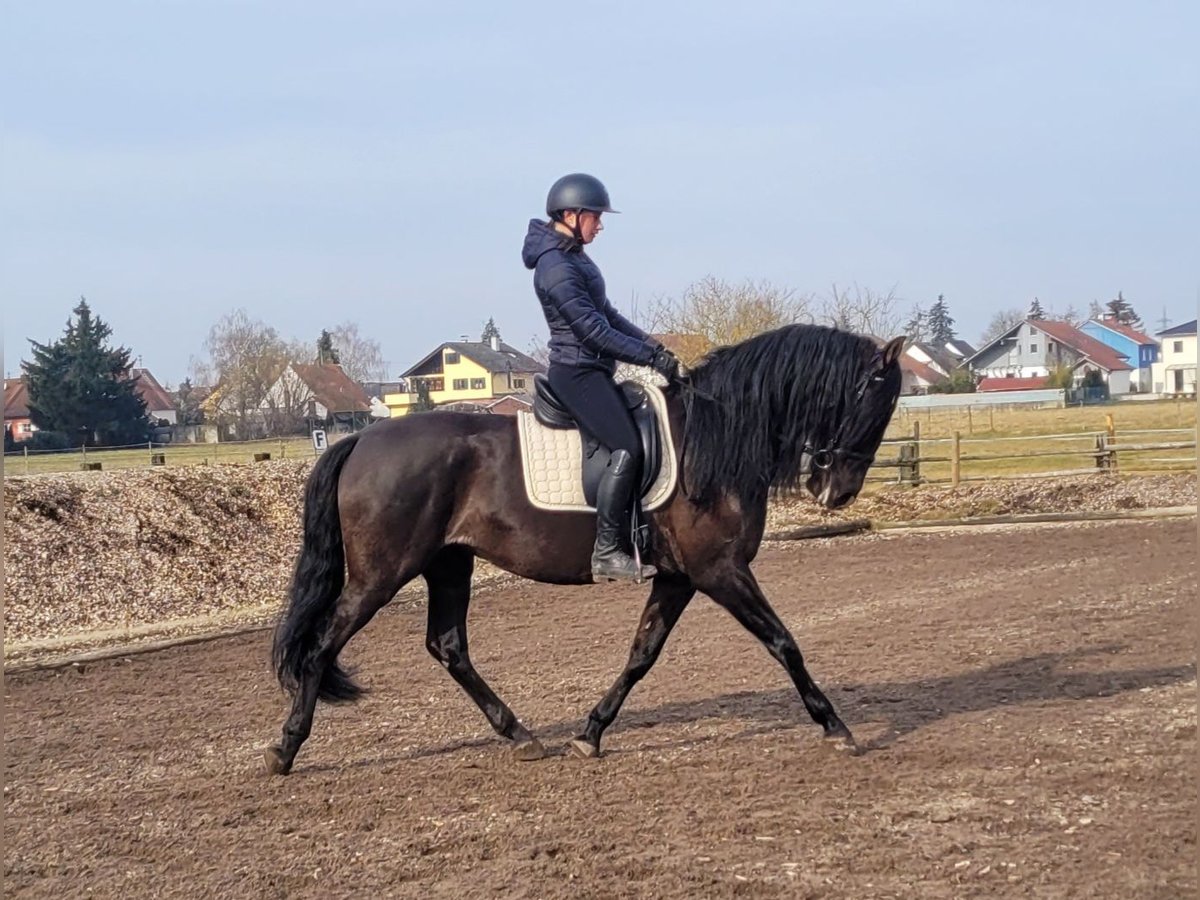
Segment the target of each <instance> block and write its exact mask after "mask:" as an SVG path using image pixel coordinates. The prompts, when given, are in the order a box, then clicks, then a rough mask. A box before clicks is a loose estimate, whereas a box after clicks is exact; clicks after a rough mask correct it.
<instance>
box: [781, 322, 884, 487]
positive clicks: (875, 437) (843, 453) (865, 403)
mask: <svg viewBox="0 0 1200 900" xmlns="http://www.w3.org/2000/svg"><path fill="white" fill-rule="evenodd" d="M904 341H905V339H904V338H903V337H897V338H893V339H892V340H890V341H888V342H886V343H884V344H882V345H880V346H879V347H878V349H877V350H875V352H874V353H873V354H872V355H871V357H870V358H869V360H868V361H867V364H866V366H865V367H864V368H863V370H862V371H861V373H859V375H858V378H857V381H856V383H855V384H854V385H852V386H848V388H849V390H850V391H852V393H851V394H850V396H849V399H848V400H847V401H846V402H845V404H844V405H843V407H842V412H841V418H840V420H839V421H838V422H837V424H836V425H834V426H833V428H832V429H831V430H829V431H828V432H827V433H829V434H831V435H832V436H831V437H830V438H829V439H828V440H827V441H822V442H821V444H822V445H821V446H815V445H814V444H813V442H811V441H810V442H809V443H807V444H806V446H805V447H804V451H805V455H806V456H807V459H808V465H807V471H808V473H809V474H808V479H807V481H806V482H805V487H806V488H807V489H808V491H809V492H810V493H811V494H812V495H813V497H815V498H816V500H817V502H818V503H820V504H821V505H822V506H824V507H826V508H827V509H840V508H841V507H843V506H847V505H848V504H850V503H852V502H853V501H854V499H855V498H856V497H857V496H858V494H859V491H861V490H862V486H863V482H864V481H865V480H866V477H867V470H868V469H870V467H871V463H872V462H873V461H874V459H875V453H876V451H878V450H879V445H880V443H881V442H882V441H883V435H884V432H885V431H886V430H887V426H888V422H889V421H890V420H891V418H892V413H893V412H894V411H895V409H896V401H897V400H898V399H899V397H900V381H901V373H900V354H901V353H902V352H903V351H904Z"/></svg>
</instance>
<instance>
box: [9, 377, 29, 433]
mask: <svg viewBox="0 0 1200 900" xmlns="http://www.w3.org/2000/svg"><path fill="white" fill-rule="evenodd" d="M4 431H5V432H6V433H7V434H11V435H12V439H13V440H14V441H18V442H20V441H26V440H29V438H30V437H31V436H32V435H33V433H34V432H35V431H37V426H36V425H34V424H33V421H32V420H31V419H30V418H29V388H27V387H26V386H25V379H23V378H5V379H4Z"/></svg>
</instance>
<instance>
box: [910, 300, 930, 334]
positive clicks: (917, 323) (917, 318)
mask: <svg viewBox="0 0 1200 900" xmlns="http://www.w3.org/2000/svg"><path fill="white" fill-rule="evenodd" d="M928 326H929V316H928V313H926V312H925V310H923V309H921V305H920V304H919V303H917V304H914V305H913V310H912V315H911V316H910V317H909V319H908V321H907V322H905V323H904V334H905V335H906V336H907V337H908V339H909V340H910V341H923V340H925V332H926V331H927V330H928Z"/></svg>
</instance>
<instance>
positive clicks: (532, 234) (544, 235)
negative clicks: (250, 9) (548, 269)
mask: <svg viewBox="0 0 1200 900" xmlns="http://www.w3.org/2000/svg"><path fill="white" fill-rule="evenodd" d="M574 244H575V241H574V240H572V239H571V238H570V237H568V236H567V235H565V234H563V233H562V232H561V231H557V230H556V229H555V228H554V226H553V225H551V224H550V223H548V222H545V221H543V220H542V219H530V220H529V231H527V232H526V233H525V246H524V247H522V248H521V261H522V262H524V263H525V268H527V269H532V268H534V267H536V266H537V261H538V259H539V258H541V256H542V254H544V253H548V252H549V251H551V250H569V249H571V247H572V245H574Z"/></svg>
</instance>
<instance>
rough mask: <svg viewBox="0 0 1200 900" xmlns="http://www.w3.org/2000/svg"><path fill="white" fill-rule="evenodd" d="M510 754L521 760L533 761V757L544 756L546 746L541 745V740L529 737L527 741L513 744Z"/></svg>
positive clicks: (540, 757) (539, 757) (541, 757)
mask: <svg viewBox="0 0 1200 900" xmlns="http://www.w3.org/2000/svg"><path fill="white" fill-rule="evenodd" d="M512 755H513V758H515V759H519V760H520V761H521V762H533V761H534V760H535V759H543V758H545V756H546V748H545V747H543V746H542V742H541V741H539V740H538V739H537V738H530V739H529V740H527V741H522V742H521V743H519V744H514V745H513V748H512Z"/></svg>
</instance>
